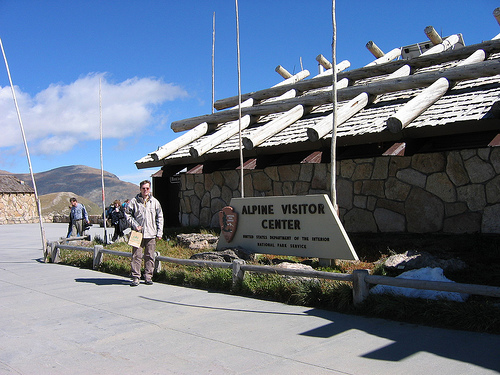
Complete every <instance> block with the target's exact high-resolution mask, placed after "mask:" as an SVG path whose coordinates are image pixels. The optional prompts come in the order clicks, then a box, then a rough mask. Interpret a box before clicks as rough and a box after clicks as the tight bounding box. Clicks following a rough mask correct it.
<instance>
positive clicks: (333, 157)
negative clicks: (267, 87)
mask: <svg viewBox="0 0 500 375" xmlns="http://www.w3.org/2000/svg"><path fill="white" fill-rule="evenodd" d="M332 26H333V37H332V110H333V112H332V115H333V116H332V117H333V123H332V144H331V161H330V164H331V168H330V173H331V182H330V184H331V186H330V188H331V197H330V200H331V201H332V205H333V208H334V210H335V212H337V213H338V207H337V187H336V174H337V22H336V20H335V0H332Z"/></svg>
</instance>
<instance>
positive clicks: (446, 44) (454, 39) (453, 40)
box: [422, 34, 460, 56]
mask: <svg viewBox="0 0 500 375" xmlns="http://www.w3.org/2000/svg"><path fill="white" fill-rule="evenodd" d="M459 41H460V37H459V36H458V35H457V34H455V35H450V36H449V37H448V38H446V39H445V40H443V42H442V43H439V44H438V45H435V46H434V47H432V48H431V49H429V50H427V51H425V52H424V53H422V56H429V55H433V54H435V53H441V52H444V51H446V50H449V49H450V48H452V47H453V46H454V45H455V44H457V43H458V42H459Z"/></svg>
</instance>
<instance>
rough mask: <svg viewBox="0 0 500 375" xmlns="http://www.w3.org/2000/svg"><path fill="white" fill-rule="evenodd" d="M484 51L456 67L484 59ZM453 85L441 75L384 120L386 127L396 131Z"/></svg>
mask: <svg viewBox="0 0 500 375" xmlns="http://www.w3.org/2000/svg"><path fill="white" fill-rule="evenodd" d="M485 58H486V53H485V52H484V51H483V50H478V51H476V52H474V53H473V54H472V55H471V56H469V57H468V58H467V59H465V60H464V61H462V62H460V63H459V64H458V65H457V67H462V66H467V65H470V64H476V63H479V62H482V61H484V59H485ZM453 86H454V83H453V82H450V81H449V80H448V79H447V78H445V77H441V78H439V79H438V80H436V81H435V82H434V83H433V84H432V85H430V86H429V87H427V88H426V89H424V90H423V91H422V92H421V93H420V94H418V95H417V96H415V97H414V98H412V99H411V100H410V101H409V102H408V103H406V104H405V105H403V106H402V108H400V109H399V110H398V111H397V112H396V113H395V114H394V115H393V116H391V117H389V118H388V119H387V121H386V124H387V128H388V129H389V131H390V132H391V133H398V132H400V131H401V130H402V129H404V128H405V127H406V126H408V125H409V124H410V123H411V122H412V121H413V120H415V119H416V118H417V117H418V116H420V115H421V114H422V113H424V112H425V111H426V110H427V109H428V108H429V107H430V106H431V105H433V104H434V103H436V102H437V101H438V100H439V99H440V98H442V97H443V95H444V94H446V92H447V91H448V90H449V89H450V88H452V87H453Z"/></svg>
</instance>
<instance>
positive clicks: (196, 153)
mask: <svg viewBox="0 0 500 375" xmlns="http://www.w3.org/2000/svg"><path fill="white" fill-rule="evenodd" d="M248 125H250V115H245V116H243V117H242V118H241V129H242V130H243V129H246V128H247V127H248ZM238 131H239V121H238V120H235V121H231V122H230V123H228V124H225V127H224V129H222V128H221V129H219V130H218V131H217V132H216V133H214V134H212V135H209V136H207V137H206V138H205V139H203V140H202V141H201V142H200V143H198V144H197V145H196V146H194V147H191V148H190V149H189V153H190V154H191V156H192V157H194V158H198V157H200V156H201V155H203V154H205V153H207V152H208V151H210V150H211V149H213V148H214V147H216V146H218V145H220V144H221V143H222V142H224V141H226V140H227V139H229V138H231V137H232V136H233V135H235V134H237V133H238Z"/></svg>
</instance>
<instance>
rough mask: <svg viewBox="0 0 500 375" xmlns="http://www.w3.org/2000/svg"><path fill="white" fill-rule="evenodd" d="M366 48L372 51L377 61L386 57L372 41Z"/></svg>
mask: <svg viewBox="0 0 500 375" xmlns="http://www.w3.org/2000/svg"><path fill="white" fill-rule="evenodd" d="M366 48H368V51H370V52H371V53H372V55H373V56H375V58H376V59H379V58H381V57H382V56H384V52H382V50H381V49H380V48H378V46H377V45H376V44H375V42H374V41H372V40H370V41H369V42H368V43H366Z"/></svg>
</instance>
